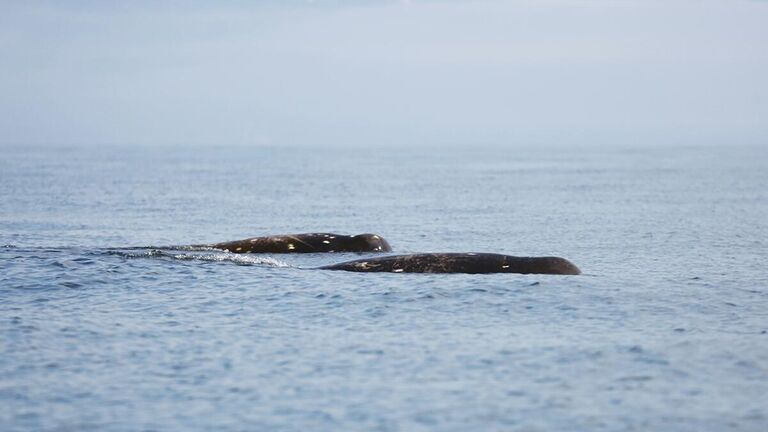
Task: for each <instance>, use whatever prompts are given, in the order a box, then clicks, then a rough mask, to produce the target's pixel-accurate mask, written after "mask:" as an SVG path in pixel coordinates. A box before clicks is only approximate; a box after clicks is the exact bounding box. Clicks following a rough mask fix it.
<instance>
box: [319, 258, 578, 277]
mask: <svg viewBox="0 0 768 432" xmlns="http://www.w3.org/2000/svg"><path fill="white" fill-rule="evenodd" d="M318 268H319V269H323V270H345V271H353V272H392V273H474V274H477V273H536V274H559V275H577V274H581V270H579V268H578V267H576V266H575V265H574V264H573V263H571V262H570V261H568V260H567V259H565V258H559V257H516V256H510V255H500V254H493V253H420V254H412V255H391V256H385V257H375V258H366V259H359V260H354V261H347V262H343V263H339V264H333V265H328V266H323V267H318Z"/></svg>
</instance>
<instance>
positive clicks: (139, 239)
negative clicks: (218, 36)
mask: <svg viewBox="0 0 768 432" xmlns="http://www.w3.org/2000/svg"><path fill="white" fill-rule="evenodd" d="M767 156H768V149H766V148H762V147H742V146H735V145H734V146H723V147H698V146H680V147H654V146H646V147H623V146H618V145H617V146H614V147H594V148H592V147H568V146H519V147H512V148H496V149H474V148H465V149H463V150H459V149H453V150H450V149H448V150H447V149H427V148H424V149H406V148H399V149H337V150H329V149H298V148H297V149H270V148H252V149H249V148H228V147H221V148H178V147H169V148H131V147H125V148H119V147H110V148H98V147H83V148H24V147H9V148H4V149H2V156H0V245H2V248H1V249H0V430H2V431H70V430H72V431H84V430H98V431H139V430H147V431H149V430H156V431H170V430H220V431H258V430H265V431H267V430H269V431H274V430H279V431H304V430H312V431H337V430H355V431H358V430H376V431H427V430H429V431H432V430H435V431H437V430H439V431H476V430H483V431H494V430H498V431H574V430H582V431H595V430H610V431H614V430H637V431H647V430H665V431H723V430H738V431H745V430H750V431H764V430H767V429H766V428H768V270H766V258H768V253H767V252H766V250H767V248H766V246H768V223H767V222H766V221H768V169H766V167H767V166H768V157H767ZM313 231H320V232H338V233H349V234H354V233H362V232H374V233H378V234H381V235H382V236H384V237H386V238H387V239H388V240H389V242H390V243H391V245H392V246H393V248H394V249H395V251H396V252H403V253H407V252H431V251H442V252H451V251H455V252H461V251H467V252H472V251H473V252H499V253H506V254H511V255H557V256H563V257H566V258H568V259H570V260H571V261H573V262H574V263H576V264H577V265H578V266H579V267H580V268H581V269H582V271H583V272H584V274H583V275H581V276H543V275H514V274H500V275H444V274H443V275H425V274H376V273H371V274H356V273H345V272H332V271H325V270H312V269H310V268H311V267H315V266H319V265H323V264H329V263H335V262H341V261H344V260H347V259H354V258H357V257H359V256H358V255H356V254H310V255H257V254H251V255H234V254H230V253H219V252H205V251H202V252H200V251H198V252H195V251H185V250H175V249H168V248H164V247H163V246H167V245H183V244H193V243H208V242H216V241H225V240H234V239H240V238H245V237H251V236H256V235H268V234H281V233H299V232H313ZM148 246H153V247H154V248H149V249H147V248H143V247H148Z"/></svg>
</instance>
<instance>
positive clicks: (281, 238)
mask: <svg viewBox="0 0 768 432" xmlns="http://www.w3.org/2000/svg"><path fill="white" fill-rule="evenodd" d="M192 247H205V248H214V249H223V250H227V251H230V252H234V253H317V252H391V251H392V247H390V246H389V243H387V241H386V240H385V239H384V237H381V236H379V235H377V234H358V235H354V236H349V235H344V234H333V233H306V234H284V235H273V236H266V237H252V238H247V239H244V240H234V241H229V242H223V243H214V244H206V245H193V246H192Z"/></svg>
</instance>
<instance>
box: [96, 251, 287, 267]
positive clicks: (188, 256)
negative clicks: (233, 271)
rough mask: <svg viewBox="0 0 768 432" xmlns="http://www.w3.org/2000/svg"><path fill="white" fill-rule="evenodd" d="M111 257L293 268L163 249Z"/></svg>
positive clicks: (260, 259) (230, 255)
mask: <svg viewBox="0 0 768 432" xmlns="http://www.w3.org/2000/svg"><path fill="white" fill-rule="evenodd" d="M106 253H107V254H109V255H117V256H121V257H124V258H162V259H173V260H181V261H208V262H231V263H235V264H239V265H263V266H269V267H291V265H290V264H288V263H286V262H284V261H280V260H278V259H275V258H272V257H257V256H250V255H244V254H233V253H229V252H217V253H197V254H192V253H183V252H174V251H166V250H161V249H149V250H142V251H119V250H111V251H106Z"/></svg>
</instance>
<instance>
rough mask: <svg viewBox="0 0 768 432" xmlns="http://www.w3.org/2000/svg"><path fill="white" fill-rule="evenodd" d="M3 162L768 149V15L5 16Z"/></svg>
mask: <svg viewBox="0 0 768 432" xmlns="http://www.w3.org/2000/svg"><path fill="white" fill-rule="evenodd" d="M0 11H1V13H0V143H2V144H63V145H71V144H81V143H84V144H110V143H117V144H146V145H154V144H174V145H183V144H221V145H228V144H237V145H250V144H267V145H302V146H303V145H342V146H366V145H369V144H370V145H418V144H427V145H480V144H483V145H489V144H493V145H501V146H503V145H511V144H515V143H575V144H580V143H604V144H611V143H616V142H619V143H686V144H695V143H700V142H703V143H722V144H730V143H768V2H762V1H741V0H727V1H726V0H722V1H706V0H705V1H647V0H643V1H633V0H627V1H547V0H536V1H418V0H412V1H374V0H369V1H341V0H338V1H322V0H316V1H314V2H309V1H304V2H303V1H287V2H286V1H282V2H280V1H269V2H251V1H239V2H235V1H229V2H202V1H200V2H183V1H175V2H170V1H168V2H154V1H146V2H140V1H137V2H125V1H113V2H107V1H77V0H74V1H50V2H37V1H3V0H0Z"/></svg>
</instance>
